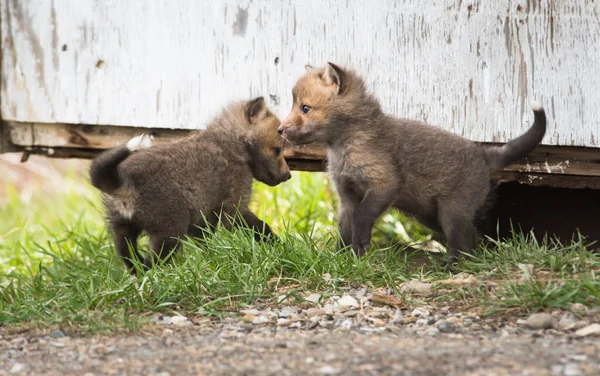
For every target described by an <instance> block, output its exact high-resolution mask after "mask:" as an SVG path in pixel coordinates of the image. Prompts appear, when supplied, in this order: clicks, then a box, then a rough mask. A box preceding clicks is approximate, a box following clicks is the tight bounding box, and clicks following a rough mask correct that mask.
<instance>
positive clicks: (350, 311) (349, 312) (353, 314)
mask: <svg viewBox="0 0 600 376" xmlns="http://www.w3.org/2000/svg"><path fill="white" fill-rule="evenodd" d="M356 315H358V311H357V310H355V309H351V310H349V311H346V312H344V316H346V317H355V316H356Z"/></svg>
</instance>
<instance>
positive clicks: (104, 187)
mask: <svg viewBox="0 0 600 376" xmlns="http://www.w3.org/2000/svg"><path fill="white" fill-rule="evenodd" d="M151 146H152V139H151V138H150V136H148V135H145V134H142V135H140V136H137V137H134V138H132V139H131V140H129V141H128V142H127V143H126V144H125V145H121V146H117V147H116V148H112V149H109V150H106V151H104V152H102V153H101V154H100V155H98V156H97V157H96V158H95V159H94V161H93V162H92V166H91V167H90V178H91V181H92V185H93V186H94V187H96V188H98V189H99V190H101V191H102V192H104V193H111V192H114V191H115V190H117V189H118V188H119V187H120V186H121V185H123V177H122V176H121V174H120V172H119V164H120V163H121V162H123V161H124V160H125V159H127V157H129V156H130V155H131V153H133V152H134V151H136V150H139V149H146V148H149V147H151Z"/></svg>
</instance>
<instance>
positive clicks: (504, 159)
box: [485, 101, 546, 169]
mask: <svg viewBox="0 0 600 376" xmlns="http://www.w3.org/2000/svg"><path fill="white" fill-rule="evenodd" d="M531 109H532V110H533V114H534V121H533V125H532V126H531V128H529V130H528V131H527V132H525V134H523V135H521V136H519V137H517V138H515V139H514V140H511V141H509V142H508V143H507V144H506V145H503V146H492V147H489V148H487V149H486V150H485V153H486V154H487V156H488V160H489V161H490V165H491V167H492V168H493V169H500V168H504V167H506V166H508V165H510V164H512V163H515V162H517V161H519V160H521V159H523V158H525V157H526V156H528V155H529V154H530V153H531V152H532V151H533V149H535V147H536V146H537V145H538V144H539V143H540V142H541V141H542V139H543V138H544V135H545V134H546V113H545V112H544V109H543V108H542V105H541V104H539V103H538V102H535V101H534V102H531Z"/></svg>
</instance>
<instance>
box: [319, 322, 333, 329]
mask: <svg viewBox="0 0 600 376" xmlns="http://www.w3.org/2000/svg"><path fill="white" fill-rule="evenodd" d="M319 326H320V327H322V328H325V329H333V320H321V321H319Z"/></svg>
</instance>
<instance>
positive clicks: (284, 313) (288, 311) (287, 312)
mask: <svg viewBox="0 0 600 376" xmlns="http://www.w3.org/2000/svg"><path fill="white" fill-rule="evenodd" d="M296 312H298V311H297V310H296V309H295V308H292V307H283V308H282V309H281V311H279V317H281V318H288V317H290V316H291V315H293V314H295V313H296Z"/></svg>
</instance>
